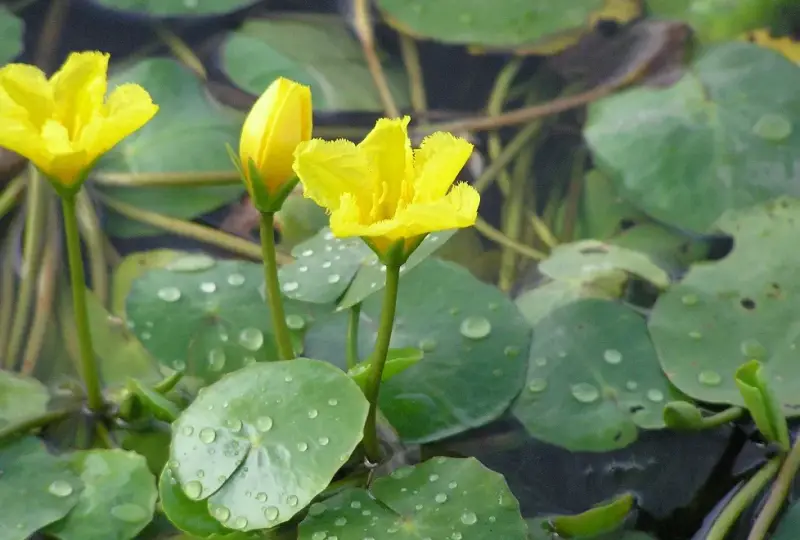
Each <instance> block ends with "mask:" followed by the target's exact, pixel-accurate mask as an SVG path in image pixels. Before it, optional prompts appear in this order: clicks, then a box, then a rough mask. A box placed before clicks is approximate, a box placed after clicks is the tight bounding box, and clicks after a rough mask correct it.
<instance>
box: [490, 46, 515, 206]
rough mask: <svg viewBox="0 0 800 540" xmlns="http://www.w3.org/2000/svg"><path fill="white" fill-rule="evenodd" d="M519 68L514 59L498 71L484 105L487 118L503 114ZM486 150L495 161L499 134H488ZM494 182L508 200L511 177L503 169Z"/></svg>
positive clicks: (499, 142) (499, 141)
mask: <svg viewBox="0 0 800 540" xmlns="http://www.w3.org/2000/svg"><path fill="white" fill-rule="evenodd" d="M521 67H522V58H514V59H512V60H511V61H509V62H508V63H507V64H506V65H505V66H504V67H503V69H502V70H500V74H499V75H498V76H497V79H495V82H494V87H493V88H492V92H491V94H490V95H489V101H488V103H487V104H486V114H488V115H489V116H497V115H499V114H501V113H502V112H503V105H504V104H505V102H506V96H508V91H509V89H510V88H511V83H512V82H514V78H516V76H517V74H518V73H519V70H520V68H521ZM487 148H488V151H489V159H490V160H492V161H494V160H496V159H497V156H498V155H499V154H500V152H502V151H503V142H502V140H501V139H500V133H499V132H497V131H492V132H491V133H489V138H488V144H487ZM496 180H497V184H498V185H499V186H500V190H501V191H502V192H503V196H504V197H506V198H508V197H509V196H510V191H511V188H510V184H511V177H510V176H509V174H508V171H506V170H505V169H504V170H502V171H500V173H499V174H498V175H497V178H496Z"/></svg>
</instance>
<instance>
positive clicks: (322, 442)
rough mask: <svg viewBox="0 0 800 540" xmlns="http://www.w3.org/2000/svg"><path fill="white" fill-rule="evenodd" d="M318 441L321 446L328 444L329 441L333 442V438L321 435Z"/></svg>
mask: <svg viewBox="0 0 800 540" xmlns="http://www.w3.org/2000/svg"><path fill="white" fill-rule="evenodd" d="M317 442H318V443H319V445H320V446H328V443H329V442H331V440H330V439H329V438H328V437H320V438H319V439H317Z"/></svg>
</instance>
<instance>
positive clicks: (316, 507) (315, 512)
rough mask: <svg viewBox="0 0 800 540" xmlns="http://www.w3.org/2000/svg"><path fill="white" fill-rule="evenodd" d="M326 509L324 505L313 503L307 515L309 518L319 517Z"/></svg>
mask: <svg viewBox="0 0 800 540" xmlns="http://www.w3.org/2000/svg"><path fill="white" fill-rule="evenodd" d="M327 509H328V507H327V506H325V504H324V503H314V504H312V505H311V506H310V507H309V508H308V515H309V516H311V517H315V516H321V515H322V514H324V513H325V510H327Z"/></svg>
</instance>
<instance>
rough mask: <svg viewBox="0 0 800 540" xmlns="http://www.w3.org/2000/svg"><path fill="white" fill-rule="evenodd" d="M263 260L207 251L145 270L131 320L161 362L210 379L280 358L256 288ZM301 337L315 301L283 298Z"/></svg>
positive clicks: (137, 287)
mask: <svg viewBox="0 0 800 540" xmlns="http://www.w3.org/2000/svg"><path fill="white" fill-rule="evenodd" d="M263 282H264V270H263V268H262V266H261V265H260V264H256V263H249V262H242V261H215V260H214V259H212V258H211V257H208V256H207V255H202V254H195V255H189V256H186V257H184V258H181V259H175V260H174V261H172V262H171V263H170V264H168V265H167V266H166V267H165V268H156V269H152V270H150V271H148V272H147V273H145V274H144V275H143V276H142V277H140V278H139V279H137V280H136V281H135V282H134V283H133V287H132V288H131V293H130V294H129V296H128V305H127V312H128V313H127V315H128V324H129V325H131V326H132V328H133V331H134V332H135V333H136V335H137V336H138V338H139V340H140V341H141V342H142V344H143V345H144V346H145V347H146V348H147V349H148V350H149V351H150V353H151V354H152V355H153V356H154V357H155V358H156V359H157V360H158V361H159V362H161V363H162V364H164V365H166V366H168V367H170V368H172V369H176V370H179V371H184V370H185V371H186V373H187V374H189V375H192V376H195V377H199V378H201V379H203V380H205V381H206V382H211V381H214V380H216V379H218V378H219V377H220V376H221V375H222V374H224V373H228V372H231V371H234V370H236V369H239V368H240V367H242V366H245V365H247V364H251V363H253V362H263V361H267V360H274V359H276V358H278V354H277V345H276V343H275V336H274V331H273V328H272V320H271V318H270V313H269V309H268V308H267V306H266V303H265V302H264V299H263V298H262V297H261V295H260V294H259V287H260V286H261V285H262V284H263ZM285 307H286V312H287V316H286V318H287V323H289V327H290V331H291V332H292V334H293V336H294V338H295V339H296V340H298V341H299V340H300V339H301V337H302V334H303V331H304V329H305V327H306V325H307V324H308V321H309V319H310V318H311V317H312V316H313V312H312V309H313V307H314V306H312V305H309V304H298V303H295V302H288V303H286V306H285Z"/></svg>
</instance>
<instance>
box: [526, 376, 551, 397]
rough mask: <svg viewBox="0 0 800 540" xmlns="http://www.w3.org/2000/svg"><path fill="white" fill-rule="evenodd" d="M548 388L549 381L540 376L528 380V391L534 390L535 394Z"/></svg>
mask: <svg viewBox="0 0 800 540" xmlns="http://www.w3.org/2000/svg"><path fill="white" fill-rule="evenodd" d="M546 389H547V381H546V380H545V379H542V378H540V377H537V378H535V379H531V380H530V381H529V382H528V392H533V393H534V394H538V393H539V392H544V391H545V390H546Z"/></svg>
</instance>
